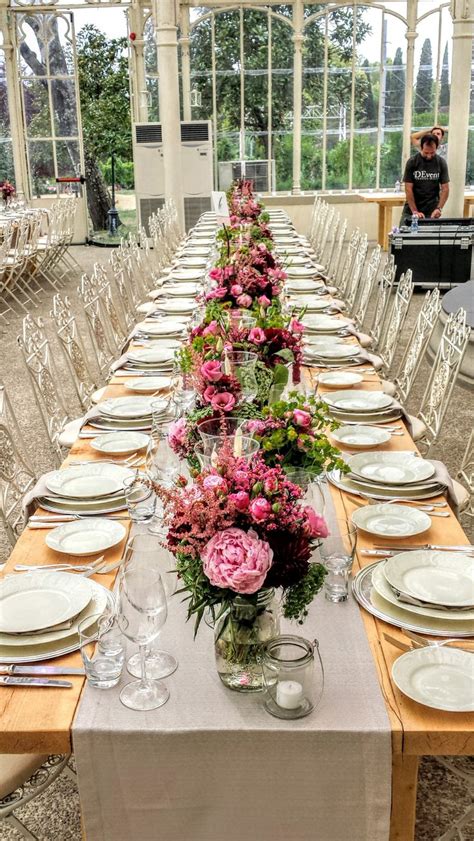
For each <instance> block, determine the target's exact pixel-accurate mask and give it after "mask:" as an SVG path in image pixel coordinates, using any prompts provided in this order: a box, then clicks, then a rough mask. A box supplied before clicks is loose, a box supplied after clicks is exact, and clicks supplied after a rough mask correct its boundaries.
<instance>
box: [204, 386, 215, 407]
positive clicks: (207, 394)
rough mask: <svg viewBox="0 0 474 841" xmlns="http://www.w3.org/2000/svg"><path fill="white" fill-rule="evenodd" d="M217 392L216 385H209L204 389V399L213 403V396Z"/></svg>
mask: <svg viewBox="0 0 474 841" xmlns="http://www.w3.org/2000/svg"><path fill="white" fill-rule="evenodd" d="M215 393H216V387H215V385H208V387H207V388H205V389H204V391H203V395H202V396H203V398H204V400H205V401H206V403H211V402H212V398H213V397H214V395H215Z"/></svg>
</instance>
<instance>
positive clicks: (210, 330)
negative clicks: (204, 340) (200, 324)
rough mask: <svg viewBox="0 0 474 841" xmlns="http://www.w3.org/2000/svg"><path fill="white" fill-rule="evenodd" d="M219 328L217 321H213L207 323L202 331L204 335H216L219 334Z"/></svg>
mask: <svg viewBox="0 0 474 841" xmlns="http://www.w3.org/2000/svg"><path fill="white" fill-rule="evenodd" d="M218 330H219V325H218V324H217V321H211V322H210V323H209V324H208V325H207V327H205V328H204V330H203V331H202V335H203V336H215V335H216V334H217V331H218Z"/></svg>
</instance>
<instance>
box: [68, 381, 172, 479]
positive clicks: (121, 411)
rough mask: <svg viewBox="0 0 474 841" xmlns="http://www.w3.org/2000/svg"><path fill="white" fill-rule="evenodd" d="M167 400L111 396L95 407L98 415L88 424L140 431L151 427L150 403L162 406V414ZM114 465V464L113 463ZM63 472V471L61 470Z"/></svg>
mask: <svg viewBox="0 0 474 841" xmlns="http://www.w3.org/2000/svg"><path fill="white" fill-rule="evenodd" d="M168 402H169V401H168V400H166V399H164V398H163V399H162V400H158V399H157V398H154V397H146V396H145V395H139V396H137V397H111V398H110V399H109V400H103V401H102V403H99V404H98V406H97V408H98V410H99V412H100V415H99V417H96V418H91V419H90V421H89V424H90V426H93V427H95V428H97V429H104V430H108V431H110V432H112V431H114V430H115V431H117V432H118V431H119V430H120V431H122V432H123V431H125V430H129V431H134V432H141V431H143V430H147V429H151V416H152V404H153V406H154V407H155V409H156V404H157V403H158V404H159V405H161V407H162V410H161V411H162V415H163V416H164V415H165V414H166V412H167V409H168ZM113 466H114V467H115V466H116V465H113ZM61 472H63V471H61Z"/></svg>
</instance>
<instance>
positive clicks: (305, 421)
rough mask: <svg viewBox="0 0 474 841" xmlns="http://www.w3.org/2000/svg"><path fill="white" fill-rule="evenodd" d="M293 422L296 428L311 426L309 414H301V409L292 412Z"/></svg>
mask: <svg viewBox="0 0 474 841" xmlns="http://www.w3.org/2000/svg"><path fill="white" fill-rule="evenodd" d="M293 420H294V422H295V423H296V424H297V425H298V426H305V427H306V426H311V415H310V414H309V412H303V411H302V410H301V409H295V410H294V412H293Z"/></svg>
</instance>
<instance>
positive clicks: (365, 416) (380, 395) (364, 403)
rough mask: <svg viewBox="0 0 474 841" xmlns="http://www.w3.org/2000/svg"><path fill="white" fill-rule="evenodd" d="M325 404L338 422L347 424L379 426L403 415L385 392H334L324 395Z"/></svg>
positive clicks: (353, 390) (356, 390)
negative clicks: (349, 422)
mask: <svg viewBox="0 0 474 841" xmlns="http://www.w3.org/2000/svg"><path fill="white" fill-rule="evenodd" d="M346 347H349V346H348V345H347V346H346ZM356 350H357V348H356ZM353 351H354V348H352V353H353ZM359 353H360V348H359ZM326 358H328V357H326ZM324 402H325V403H327V405H328V406H329V411H330V413H331V415H332V416H333V417H334V418H336V420H340V421H345V422H348V421H351V422H354V423H363V424H373V423H376V424H379V423H385V421H392V420H396V419H397V418H400V417H401V415H402V412H401V411H400V409H399V408H398V407H397V405H396V404H395V402H394V400H393V397H390V395H388V394H385V393H384V392H383V391H362V390H359V389H351V390H350V391H347V390H341V391H334V392H332V393H331V394H325V395H324Z"/></svg>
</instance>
